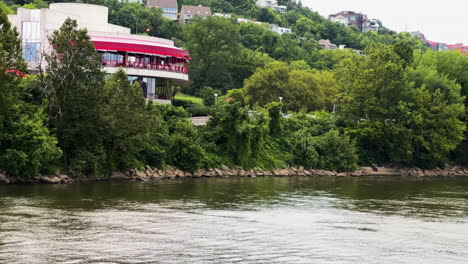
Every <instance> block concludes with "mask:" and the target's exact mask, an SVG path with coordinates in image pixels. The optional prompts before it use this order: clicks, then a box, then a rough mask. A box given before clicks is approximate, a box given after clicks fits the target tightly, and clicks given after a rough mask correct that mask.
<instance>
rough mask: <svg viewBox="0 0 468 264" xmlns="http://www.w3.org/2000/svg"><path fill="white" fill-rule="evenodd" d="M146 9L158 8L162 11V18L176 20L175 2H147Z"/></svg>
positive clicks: (176, 8)
mask: <svg viewBox="0 0 468 264" xmlns="http://www.w3.org/2000/svg"><path fill="white" fill-rule="evenodd" d="M146 7H148V8H150V7H158V8H161V9H162V11H163V16H164V17H166V18H169V19H171V20H177V11H178V10H179V5H178V4H177V0H148V2H146Z"/></svg>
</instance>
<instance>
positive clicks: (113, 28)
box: [8, 3, 190, 100]
mask: <svg viewBox="0 0 468 264" xmlns="http://www.w3.org/2000/svg"><path fill="white" fill-rule="evenodd" d="M67 18H71V19H75V20H76V21H77V22H78V25H79V27H80V28H86V29H87V30H88V34H89V36H90V38H91V41H93V43H94V45H95V48H96V50H97V51H98V52H99V53H101V54H102V55H103V61H102V65H103V70H104V71H105V72H107V73H109V74H111V73H114V72H116V71H117V70H118V69H119V68H122V69H123V70H124V71H125V72H126V73H127V74H128V76H129V80H130V81H131V82H139V83H140V84H141V85H142V87H143V90H144V96H145V98H147V99H150V100H169V99H170V96H171V91H172V90H173V88H174V87H175V86H178V85H180V83H181V82H186V81H188V67H187V66H188V62H189V60H190V57H189V54H188V52H187V51H185V50H183V49H180V48H177V47H175V46H174V42H173V41H171V40H168V39H162V38H155V37H149V36H141V35H132V34H130V29H129V28H126V27H121V26H117V25H113V24H109V23H107V21H108V8H107V7H104V6H97V5H89V4H78V3H55V4H50V6H49V8H42V9H24V8H18V13H17V14H16V15H9V16H8V19H9V20H10V22H11V23H12V25H13V27H16V28H17V30H18V32H19V33H20V38H21V42H22V45H23V57H24V58H25V60H26V61H27V62H28V70H29V71H30V72H31V73H34V72H37V71H38V70H39V68H45V67H46V65H45V61H44V59H43V55H44V54H47V53H51V52H52V51H53V47H52V46H51V45H50V44H49V42H48V40H47V38H48V37H49V36H50V35H51V34H52V33H53V32H54V30H57V29H59V28H60V27H61V25H62V24H63V22H64V21H65V20H66V19H67Z"/></svg>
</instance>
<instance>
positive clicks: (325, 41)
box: [318, 39, 338, 50]
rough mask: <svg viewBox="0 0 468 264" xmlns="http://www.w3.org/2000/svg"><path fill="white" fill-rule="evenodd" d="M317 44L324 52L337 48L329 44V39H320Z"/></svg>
mask: <svg viewBox="0 0 468 264" xmlns="http://www.w3.org/2000/svg"><path fill="white" fill-rule="evenodd" d="M318 42H319V44H320V46H322V49H325V50H334V49H337V48H338V47H337V46H336V45H335V44H333V43H331V41H330V40H329V39H321V40H319V41H318Z"/></svg>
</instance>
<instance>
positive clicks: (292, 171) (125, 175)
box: [0, 166, 468, 184]
mask: <svg viewBox="0 0 468 264" xmlns="http://www.w3.org/2000/svg"><path fill="white" fill-rule="evenodd" d="M293 176H304V177H363V176H400V177H456V176H468V168H463V167H452V168H449V169H432V170H423V169H418V168H384V167H378V168H377V170H374V169H372V168H370V167H362V168H361V169H360V170H356V171H353V172H334V171H326V170H307V169H304V168H302V167H298V168H287V169H277V170H274V171H268V170H262V169H252V170H244V169H232V168H229V167H227V166H222V167H221V168H216V169H209V170H206V169H200V170H198V171H195V172H193V173H191V172H185V171H181V170H179V169H177V168H174V167H170V166H169V167H168V168H167V169H166V170H159V169H156V168H152V167H150V166H145V169H144V170H133V169H131V170H129V171H127V172H114V173H113V174H112V175H111V176H110V177H97V176H82V177H78V178H72V177H69V176H68V175H65V174H56V175H50V176H39V177H35V178H32V179H28V180H23V179H19V178H15V177H10V176H7V175H6V174H5V173H2V172H1V171H0V184H24V183H45V184H67V183H72V182H90V181H154V180H165V179H182V178H230V177H231V178H232V177H293Z"/></svg>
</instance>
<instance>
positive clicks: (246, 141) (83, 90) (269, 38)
mask: <svg viewBox="0 0 468 264" xmlns="http://www.w3.org/2000/svg"><path fill="white" fill-rule="evenodd" d="M85 2H88V3H94V4H102V5H106V6H108V7H109V8H110V22H111V23H114V24H119V25H123V26H127V27H130V28H132V30H133V31H134V33H141V32H145V34H149V35H153V36H160V37H164V38H170V39H172V40H174V41H175V42H176V43H177V44H178V45H180V46H182V47H184V48H186V49H187V50H188V51H189V52H190V54H191V56H192V58H193V59H192V61H191V63H190V79H191V83H190V84H189V85H187V87H183V91H184V92H185V93H188V94H192V95H197V96H199V97H202V98H203V99H204V104H205V106H203V107H204V111H206V112H207V113H209V114H210V116H211V119H210V121H209V123H208V125H207V126H206V127H203V128H195V127H193V126H192V125H191V124H190V123H189V122H188V120H187V117H188V115H189V113H188V112H187V110H188V111H189V112H190V113H192V114H193V112H194V110H193V109H194V108H196V107H199V108H201V107H202V106H194V105H193V104H185V103H182V105H183V106H184V108H185V109H184V108H181V107H174V106H162V105H153V104H146V103H145V102H144V100H143V99H142V97H141V95H140V94H139V92H138V91H139V89H141V88H140V87H138V85H130V83H129V82H128V80H127V78H126V76H125V73H123V72H118V73H116V74H115V75H113V76H111V77H110V78H105V77H104V75H103V74H102V72H101V70H100V59H99V58H98V56H99V55H98V54H97V53H96V52H95V50H94V48H93V46H92V43H91V42H90V41H89V37H88V36H87V34H86V31H85V30H79V29H77V26H76V23H75V22H74V21H72V20H68V21H67V22H66V23H65V24H64V25H63V26H62V28H61V29H60V30H59V31H57V32H55V33H54V35H53V36H52V37H51V40H52V41H56V43H54V45H55V47H56V48H57V49H61V51H62V52H61V53H63V54H65V55H64V57H63V58H62V59H61V61H62V63H56V62H57V60H56V58H54V57H53V56H51V57H48V58H47V59H48V60H49V65H50V66H49V67H48V68H47V70H46V72H45V73H44V74H42V75H39V76H28V77H27V78H24V77H21V76H12V75H11V74H9V73H7V72H3V71H2V72H0V84H1V86H0V87H1V90H0V101H1V102H2V103H1V104H0V168H1V169H3V170H5V171H6V172H7V173H8V174H10V175H16V176H20V177H32V176H34V175H37V174H38V173H51V172H53V171H54V170H58V169H61V170H65V171H66V172H68V173H70V174H72V175H110V174H111V173H112V172H113V171H116V170H127V169H130V168H141V167H142V166H144V165H151V166H155V167H159V168H163V167H165V166H167V165H174V166H176V167H178V168H181V169H183V170H187V171H194V170H196V169H198V168H200V167H205V168H216V167H219V166H221V165H228V166H231V167H243V168H246V169H250V168H254V167H260V168H264V169H274V168H282V167H287V166H304V167H306V168H318V169H329V170H335V171H349V170H353V169H355V168H357V167H358V165H368V164H372V163H379V164H388V165H403V166H419V167H423V168H432V167H445V166H447V165H454V164H461V165H468V143H467V141H466V140H465V139H466V136H467V133H466V125H467V121H468V115H467V111H466V109H467V108H466V107H467V100H466V96H467V95H468V88H467V86H466V85H468V84H467V83H468V70H467V69H468V57H467V56H465V55H462V54H461V53H459V52H434V51H431V50H427V49H426V48H425V46H424V45H423V43H422V41H420V40H419V39H417V38H413V37H411V36H410V35H409V34H407V33H395V32H392V31H391V30H388V29H385V28H384V29H382V30H381V31H380V32H379V33H376V32H367V33H361V32H359V30H357V29H356V28H353V27H346V26H343V25H341V24H338V23H333V22H330V21H328V20H326V19H325V18H323V17H321V16H320V15H319V14H318V13H316V12H314V11H312V10H311V9H309V8H306V7H303V6H301V5H300V4H297V3H295V2H293V1H281V2H282V4H285V5H287V6H288V10H289V11H288V12H286V13H285V14H283V15H281V14H278V13H276V12H274V11H272V10H270V9H260V8H258V7H256V6H255V4H254V2H253V1H240V0H234V1H227V0H221V1H211V0H205V1H203V0H200V1H196V0H192V1H189V0H186V1H180V2H181V3H183V4H203V5H207V6H210V7H211V8H212V9H213V10H214V11H217V12H225V13H232V14H234V15H235V16H234V17H232V18H228V19H226V18H220V17H209V18H207V19H203V20H202V19H199V20H195V21H194V22H193V23H191V24H188V25H184V26H181V25H180V24H178V23H176V22H173V21H169V20H166V19H165V18H163V17H162V15H161V11H160V10H158V9H155V8H152V9H147V8H144V7H143V6H142V5H139V4H121V3H119V2H117V1H116V0H103V1H99V0H97V1H85ZM7 4H10V6H6V5H3V6H2V8H1V10H2V14H1V17H0V18H1V19H0V23H1V25H2V27H1V28H0V29H1V30H2V31H3V32H2V35H1V38H2V41H1V43H2V45H1V46H0V54H2V56H0V58H1V60H0V67H1V68H2V69H5V68H6V69H17V70H21V71H24V67H25V65H24V61H23V60H22V58H21V47H20V44H19V40H18V39H17V36H16V35H15V33H14V31H13V30H11V29H10V26H9V23H8V22H7V20H6V16H5V14H6V13H8V12H12V11H13V10H14V8H16V7H18V6H15V4H25V3H23V2H21V1H7ZM43 5H45V6H47V3H45V2H42V1H40V0H36V1H34V2H33V3H29V4H26V7H28V8H35V7H41V6H43ZM236 16H239V17H244V18H255V19H257V21H263V22H266V23H276V24H278V25H282V26H287V27H289V28H291V29H292V30H293V33H292V34H282V35H280V34H276V33H274V32H272V31H270V30H269V29H268V28H267V27H265V26H262V25H258V24H254V23H237V20H236ZM136 18H138V19H136ZM146 29H149V31H147V30H146ZM65 36H68V37H65ZM70 37H71V38H72V39H70ZM319 39H330V40H331V41H332V42H333V43H335V44H343V45H346V46H347V48H349V49H346V50H330V51H329V50H322V49H321V47H320V46H319V45H318V43H317V41H318V40H319ZM71 41H73V43H80V45H70V42H71ZM76 49H79V50H80V52H81V53H82V54H86V56H84V57H86V58H94V59H91V60H89V59H83V58H71V57H70V58H69V59H70V60H69V61H67V59H68V58H67V54H68V52H69V53H70V54H71V53H73V52H76ZM354 50H362V51H363V53H364V54H363V55H361V54H358V53H357V52H355V51H354ZM64 63H67V64H66V65H68V66H67V67H64ZM70 69H71V71H70ZM68 75H70V76H73V78H77V77H76V76H78V78H80V80H86V81H84V82H76V81H73V79H70V78H71V77H70V78H65V77H66V76H68ZM57 76H59V77H60V78H58V77H57ZM63 79H65V80H69V81H67V82H63V81H61V80H63ZM214 93H217V94H220V95H223V96H220V97H219V98H218V100H217V101H216V102H215V101H214V100H213V99H214V97H213V95H214ZM65 98H66V100H65ZM280 98H281V99H280ZM174 103H175V104H176V105H178V104H179V103H180V102H177V100H176V101H175V102H174ZM13 109H14V110H13Z"/></svg>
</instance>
